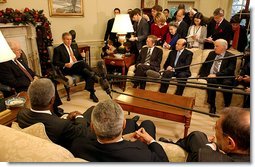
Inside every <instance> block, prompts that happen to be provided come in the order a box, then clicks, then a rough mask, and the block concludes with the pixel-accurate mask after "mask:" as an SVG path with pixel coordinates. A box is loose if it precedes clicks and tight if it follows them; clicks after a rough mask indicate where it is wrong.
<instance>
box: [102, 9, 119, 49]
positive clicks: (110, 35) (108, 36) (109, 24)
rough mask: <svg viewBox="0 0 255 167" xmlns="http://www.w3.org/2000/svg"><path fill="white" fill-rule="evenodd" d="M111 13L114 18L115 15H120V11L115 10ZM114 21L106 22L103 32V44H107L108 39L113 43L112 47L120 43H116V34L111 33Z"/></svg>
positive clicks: (112, 19)
mask: <svg viewBox="0 0 255 167" xmlns="http://www.w3.org/2000/svg"><path fill="white" fill-rule="evenodd" d="M113 12H114V17H115V16H116V15H117V14H120V9H119V8H115V9H114V10H113ZM114 20H115V18H111V19H110V20H108V22H107V27H106V31H105V35H104V42H105V44H107V41H108V39H109V40H111V41H112V42H113V46H115V47H118V46H120V43H119V42H118V37H117V34H116V33H113V32H111V31H112V26H113V23H114Z"/></svg>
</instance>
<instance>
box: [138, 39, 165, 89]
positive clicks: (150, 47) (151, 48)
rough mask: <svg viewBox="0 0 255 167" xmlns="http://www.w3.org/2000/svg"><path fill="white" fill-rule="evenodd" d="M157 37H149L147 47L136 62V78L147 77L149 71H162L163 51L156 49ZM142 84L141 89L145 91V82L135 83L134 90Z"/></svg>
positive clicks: (142, 50)
mask: <svg viewBox="0 0 255 167" xmlns="http://www.w3.org/2000/svg"><path fill="white" fill-rule="evenodd" d="M156 42H157V37H156V36H155V35H149V36H148V38H147V40H146V43H147V46H146V47H143V48H142V49H141V52H140V54H139V56H138V58H137V61H136V65H135V66H136V69H135V76H136V77H146V76H147V75H146V71H147V70H154V71H159V70H160V63H161V60H162V55H163V51H162V49H160V48H158V47H155V43H156ZM139 84H140V89H145V86H146V82H145V81H135V82H134V86H133V87H134V88H137V87H138V86H139Z"/></svg>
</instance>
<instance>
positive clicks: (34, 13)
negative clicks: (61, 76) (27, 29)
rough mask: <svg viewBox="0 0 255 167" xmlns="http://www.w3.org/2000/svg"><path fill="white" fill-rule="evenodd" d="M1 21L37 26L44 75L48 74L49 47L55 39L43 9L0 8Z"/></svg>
mask: <svg viewBox="0 0 255 167" xmlns="http://www.w3.org/2000/svg"><path fill="white" fill-rule="evenodd" d="M0 23H5V24H6V23H13V24H14V25H20V24H22V25H27V24H32V25H33V26H35V27H36V35H37V46H38V52H39V56H40V63H41V68H42V75H46V74H48V69H49V68H50V61H49V60H50V58H49V53H48V50H47V47H48V46H52V41H53V39H52V33H51V28H50V25H51V24H50V22H49V20H48V19H47V17H45V15H44V14H43V10H35V9H29V8H25V9H24V10H23V11H20V10H18V9H15V10H14V9H12V8H6V9H5V10H0ZM37 23H39V24H37Z"/></svg>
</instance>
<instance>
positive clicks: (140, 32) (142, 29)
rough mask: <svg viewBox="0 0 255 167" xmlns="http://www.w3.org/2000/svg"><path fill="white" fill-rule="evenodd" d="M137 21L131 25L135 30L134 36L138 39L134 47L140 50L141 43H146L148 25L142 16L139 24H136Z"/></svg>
mask: <svg viewBox="0 0 255 167" xmlns="http://www.w3.org/2000/svg"><path fill="white" fill-rule="evenodd" d="M137 24H138V22H135V23H134V25H133V27H134V31H135V36H136V37H137V38H138V41H136V47H137V49H138V50H140V49H141V48H142V47H143V45H145V44H146V39H147V36H148V35H149V33H150V32H149V31H150V27H149V24H148V23H147V21H146V20H145V19H144V18H142V19H141V21H140V23H139V25H138V26H137Z"/></svg>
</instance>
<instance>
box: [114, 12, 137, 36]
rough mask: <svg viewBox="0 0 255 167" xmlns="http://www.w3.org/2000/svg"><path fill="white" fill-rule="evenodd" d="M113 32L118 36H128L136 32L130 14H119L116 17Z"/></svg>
mask: <svg viewBox="0 0 255 167" xmlns="http://www.w3.org/2000/svg"><path fill="white" fill-rule="evenodd" d="M112 32H115V33H117V34H127V33H128V32H134V29H133V25H132V23H131V20H130V17H129V14H118V15H116V16H115V19H114V23H113V26H112Z"/></svg>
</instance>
